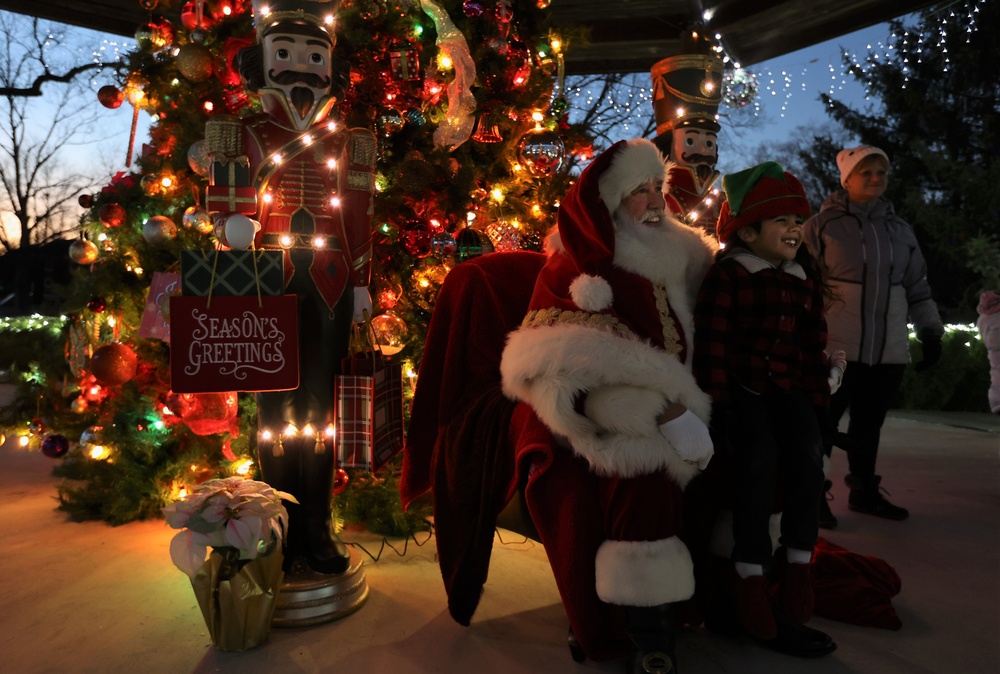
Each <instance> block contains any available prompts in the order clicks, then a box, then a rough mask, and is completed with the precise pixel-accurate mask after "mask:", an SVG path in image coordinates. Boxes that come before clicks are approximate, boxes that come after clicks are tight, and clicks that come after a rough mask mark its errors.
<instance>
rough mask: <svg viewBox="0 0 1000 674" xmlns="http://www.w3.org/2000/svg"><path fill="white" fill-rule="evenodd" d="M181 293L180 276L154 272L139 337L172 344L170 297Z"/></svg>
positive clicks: (140, 324)
mask: <svg viewBox="0 0 1000 674" xmlns="http://www.w3.org/2000/svg"><path fill="white" fill-rule="evenodd" d="M180 292H181V277H180V274H174V273H170V272H162V271H155V272H153V281H152V283H150V284H149V294H147V295H146V306H145V308H144V309H143V312H142V321H141V322H140V323H139V336H140V337H147V338H151V339H161V340H163V341H164V342H166V343H167V344H169V343H170V303H169V300H170V297H171V296H173V295H179V294H180Z"/></svg>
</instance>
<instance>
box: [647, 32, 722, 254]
mask: <svg viewBox="0 0 1000 674" xmlns="http://www.w3.org/2000/svg"><path fill="white" fill-rule="evenodd" d="M681 42H682V50H683V53H681V54H679V55H677V56H669V57H667V58H665V59H663V60H662V61H658V62H657V63H656V64H655V65H654V66H653V68H652V71H651V76H652V80H653V112H654V114H655V115H656V134H657V135H656V137H655V138H654V139H653V142H654V143H655V144H656V147H657V148H658V149H659V150H660V153H661V154H662V155H663V156H664V157H666V158H667V159H668V160H669V168H668V171H667V182H666V184H665V185H664V190H666V192H665V194H664V197H665V198H666V202H667V209H668V210H669V211H670V212H671V213H673V214H674V215H676V216H677V217H678V218H680V219H681V220H683V221H684V222H686V223H687V224H689V225H691V226H693V227H701V228H702V229H703V230H704V231H705V232H706V233H707V234H711V235H712V236H714V235H715V222H716V220H718V218H719V206H720V205H721V201H722V199H720V197H719V189H718V188H717V187H716V186H715V183H716V181H717V180H718V178H719V172H718V171H716V170H715V164H716V163H717V162H718V160H719V146H718V135H717V134H718V133H719V130H720V128H721V127H720V125H719V122H718V115H717V111H718V109H719V103H720V102H721V101H722V74H723V64H722V59H720V58H719V57H718V56H717V55H716V54H715V53H714V52H713V51H712V49H711V45H710V43H709V42H707V41H706V40H705V39H704V37H703V36H702V35H701V33H699V32H698V31H691V32H689V33H685V35H683V36H682V39H681Z"/></svg>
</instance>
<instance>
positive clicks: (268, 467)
mask: <svg viewBox="0 0 1000 674" xmlns="http://www.w3.org/2000/svg"><path fill="white" fill-rule="evenodd" d="M268 430H270V429H268ZM278 432H279V433H280V430H279V431H278ZM272 433H273V431H272ZM276 437H280V436H279V435H277V434H276ZM282 440H284V438H282ZM293 449H294V448H293ZM257 459H258V462H259V464H260V479H261V480H262V481H264V482H266V483H267V484H269V485H270V486H271V487H273V488H274V489H277V490H279V491H284V492H288V493H289V494H291V495H292V496H294V497H295V498H296V499H299V500H301V498H302V488H301V484H300V483H299V462H298V458H297V457H296V456H294V455H289V454H288V452H287V450H286V448H285V446H284V444H283V443H281V442H276V441H275V442H272V441H268V442H265V443H259V444H258V446H257ZM282 503H283V505H284V506H285V509H286V510H288V522H287V523H286V527H285V540H284V554H285V559H284V562H283V563H282V568H283V569H284V571H285V573H289V572H290V571H291V570H292V565H293V564H294V563H295V558H296V557H298V556H300V553H299V552H298V551H297V550H296V545H297V544H298V543H299V542H301V541H302V540H304V536H303V535H302V534H301V533H297V532H296V531H295V529H296V525H298V524H301V519H302V516H301V515H300V514H299V511H298V508H299V506H298V505H296V504H294V503H292V502H291V501H282Z"/></svg>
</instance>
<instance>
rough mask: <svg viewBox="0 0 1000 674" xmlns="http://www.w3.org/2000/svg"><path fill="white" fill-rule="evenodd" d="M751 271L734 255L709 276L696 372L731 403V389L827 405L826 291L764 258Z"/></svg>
mask: <svg viewBox="0 0 1000 674" xmlns="http://www.w3.org/2000/svg"><path fill="white" fill-rule="evenodd" d="M750 259H751V260H752V261H755V262H756V263H757V266H760V267H764V268H761V269H760V270H757V271H754V272H751V271H749V270H747V269H746V268H745V267H744V266H743V265H742V264H741V263H740V262H739V261H738V260H737V259H735V256H733V255H729V256H724V257H722V258H721V259H719V260H718V261H717V262H716V263H715V264H714V265H712V267H711V269H709V271H708V274H707V275H706V276H705V280H704V282H703V283H702V285H701V290H700V292H699V293H698V304H697V306H696V307H695V317H694V324H695V330H694V334H695V346H694V360H693V366H694V373H695V377H696V378H697V380H698V384H699V386H701V388H702V389H704V391H705V392H706V393H708V394H709V395H711V396H712V399H713V400H720V401H723V400H728V399H729V388H730V386H732V385H734V384H739V385H742V386H745V387H746V388H748V389H750V390H751V391H755V392H757V393H764V392H766V391H768V390H769V389H771V388H772V387H778V388H780V389H783V390H786V391H788V390H791V389H793V388H797V389H800V390H802V391H803V392H804V393H805V394H806V396H807V397H808V399H809V401H810V402H811V403H812V404H813V405H817V406H823V405H826V404H827V402H828V399H829V395H830V387H829V384H828V383H827V374H828V370H829V368H828V366H827V365H826V356H825V354H824V353H823V349H824V348H825V347H826V319H825V318H824V316H823V294H822V289H821V288H820V286H819V285H818V284H817V282H816V281H815V280H814V279H811V278H806V279H805V280H803V279H801V278H798V277H797V276H793V275H792V274H790V273H788V272H786V271H783V270H781V269H776V268H774V267H772V266H770V265H768V264H767V263H763V264H760V263H762V262H763V261H762V260H760V259H759V258H756V257H753V258H750Z"/></svg>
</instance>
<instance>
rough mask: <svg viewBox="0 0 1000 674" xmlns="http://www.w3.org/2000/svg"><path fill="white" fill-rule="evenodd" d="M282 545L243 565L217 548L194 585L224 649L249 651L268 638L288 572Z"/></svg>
mask: <svg viewBox="0 0 1000 674" xmlns="http://www.w3.org/2000/svg"><path fill="white" fill-rule="evenodd" d="M283 561H284V558H283V556H282V554H281V548H280V546H275V548H274V549H273V550H272V551H271V552H270V553H269V554H267V555H263V556H261V557H258V558H257V559H252V560H250V561H248V562H246V563H244V564H242V566H240V564H239V563H234V562H232V561H230V560H228V559H226V557H225V556H224V555H222V554H220V553H218V552H215V551H213V552H212V553H211V554H210V555H209V557H208V559H207V560H205V563H204V564H202V566H201V568H200V569H198V573H197V574H195V577H194V578H192V579H191V587H192V588H194V594H195V596H196V597H197V598H198V605H199V606H200V607H201V613H202V615H203V616H204V617H205V625H206V626H207V627H208V632H209V634H210V635H211V637H212V643H213V644H214V645H215V647H216V648H218V649H219V650H221V651H246V650H249V649H251V648H256V647H257V646H260V645H261V644H263V643H264V642H265V641H266V640H267V635H268V633H269V632H270V630H271V621H272V619H273V618H274V610H275V608H276V607H277V602H278V592H279V590H280V589H281V581H282V579H283V577H284V573H283V572H282V570H281V564H282V562H283Z"/></svg>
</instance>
